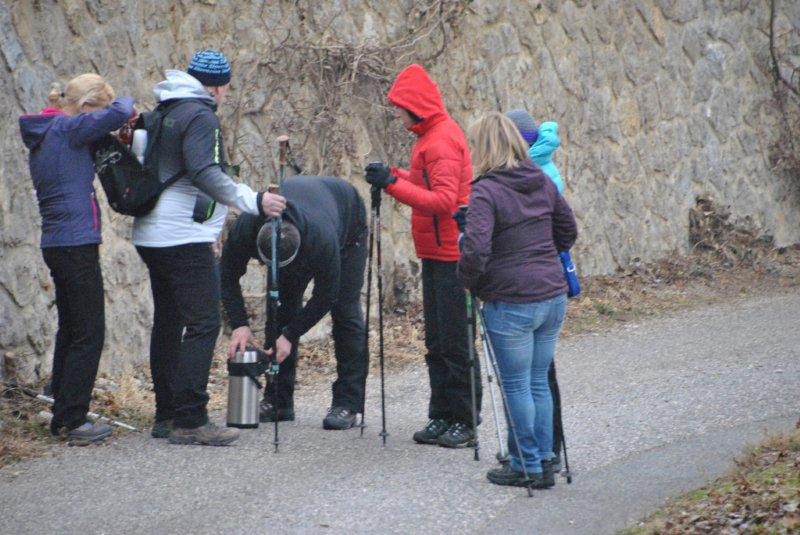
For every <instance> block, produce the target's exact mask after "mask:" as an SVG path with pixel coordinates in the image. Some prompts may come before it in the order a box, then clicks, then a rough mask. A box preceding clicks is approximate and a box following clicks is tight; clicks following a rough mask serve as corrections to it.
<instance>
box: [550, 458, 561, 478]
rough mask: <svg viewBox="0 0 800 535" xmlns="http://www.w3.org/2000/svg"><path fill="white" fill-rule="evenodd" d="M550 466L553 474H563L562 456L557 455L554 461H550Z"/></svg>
mask: <svg viewBox="0 0 800 535" xmlns="http://www.w3.org/2000/svg"><path fill="white" fill-rule="evenodd" d="M550 466H552V467H553V473H555V474H560V473H561V456H560V455H556V456H555V457H553V458H552V459H550Z"/></svg>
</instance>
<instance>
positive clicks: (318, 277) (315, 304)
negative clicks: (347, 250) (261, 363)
mask: <svg viewBox="0 0 800 535" xmlns="http://www.w3.org/2000/svg"><path fill="white" fill-rule="evenodd" d="M309 250H310V251H311V254H310V258H308V260H307V262H308V265H309V267H310V268H311V270H312V272H313V279H314V289H313V290H312V292H311V299H309V300H308V302H307V303H306V305H305V306H304V307H303V309H302V310H301V311H300V312H299V313H298V314H297V315H296V316H295V317H294V319H292V321H290V322H289V324H288V325H287V326H286V327H284V328H283V329H282V331H281V332H282V334H283V335H284V336H285V337H286V338H287V339H288V340H289V341H290V342H292V344H296V343H297V340H298V339H299V338H300V337H301V336H303V335H304V334H305V333H307V332H308V330H309V329H311V328H312V327H313V326H314V325H316V324H317V322H319V320H321V319H322V318H323V317H324V316H325V314H327V313H328V312H329V311H330V310H331V308H333V305H335V304H336V298H337V296H338V295H339V281H340V278H341V258H340V256H339V241H338V239H337V238H336V237H335V236H327V237H326V239H322V240H320V241H319V243H317V244H315V245H314V247H313V249H312V248H309Z"/></svg>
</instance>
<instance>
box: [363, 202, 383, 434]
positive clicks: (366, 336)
mask: <svg viewBox="0 0 800 535" xmlns="http://www.w3.org/2000/svg"><path fill="white" fill-rule="evenodd" d="M373 195H374V193H373ZM378 202H380V199H379V200H378ZM370 211H371V214H370V221H369V249H368V250H369V252H368V253H367V307H366V309H367V310H366V320H365V322H364V355H366V357H367V366H369V309H370V298H371V296H372V251H373V249H374V244H375V210H374V209H371V210H370ZM378 232H380V229H378ZM366 384H367V378H366V377H364V390H363V393H362V395H361V425H360V426H359V427H361V436H362V437H363V436H364V428H365V427H366V426H367V424H365V423H364V412H365V410H366V405H367V388H366Z"/></svg>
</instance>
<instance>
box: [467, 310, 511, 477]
mask: <svg viewBox="0 0 800 535" xmlns="http://www.w3.org/2000/svg"><path fill="white" fill-rule="evenodd" d="M473 306H474V303H473ZM478 332H479V333H480V337H481V344H482V346H483V361H484V365H485V367H486V382H487V383H488V386H489V398H490V399H491V400H492V417H493V418H494V429H495V432H496V433H497V447H498V452H497V460H498V461H500V463H501V464H506V463H508V449H507V447H506V441H505V440H504V439H503V434H502V433H501V432H500V417H499V415H498V412H497V399H496V398H495V395H494V378H495V374H494V371H493V367H492V365H491V363H490V362H489V351H490V348H489V339H488V335H487V334H486V329H484V328H483V322H482V321H479V322H478Z"/></svg>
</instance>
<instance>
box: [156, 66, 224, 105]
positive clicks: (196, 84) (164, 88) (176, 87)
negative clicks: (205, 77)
mask: <svg viewBox="0 0 800 535" xmlns="http://www.w3.org/2000/svg"><path fill="white" fill-rule="evenodd" d="M164 74H165V76H166V80H164V81H162V82H158V83H157V84H156V86H155V87H154V88H153V94H155V96H156V100H157V101H158V102H164V101H167V100H171V99H175V98H199V99H203V100H209V101H211V102H212V103H213V102H214V98H213V97H212V96H211V95H210V94H209V93H208V91H207V90H206V88H205V87H203V84H201V83H200V81H199V80H198V79H197V78H195V77H194V76H192V75H191V74H188V73H185V72H183V71H179V70H177V69H167V70H166V71H165V72H164Z"/></svg>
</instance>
